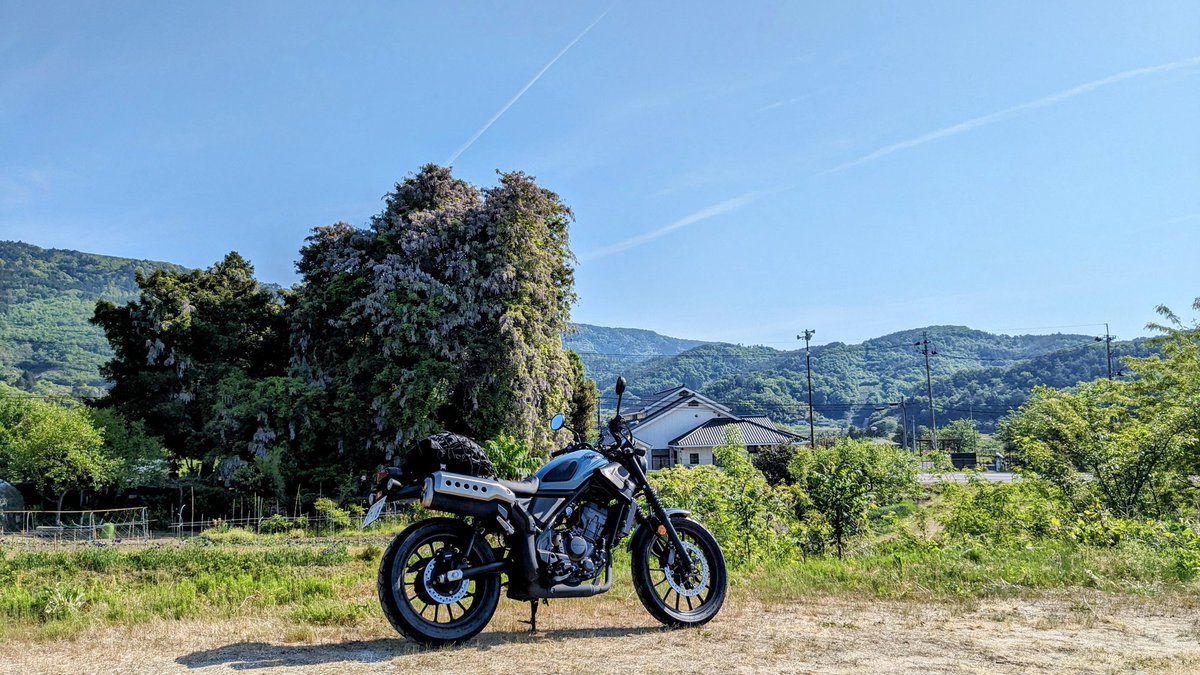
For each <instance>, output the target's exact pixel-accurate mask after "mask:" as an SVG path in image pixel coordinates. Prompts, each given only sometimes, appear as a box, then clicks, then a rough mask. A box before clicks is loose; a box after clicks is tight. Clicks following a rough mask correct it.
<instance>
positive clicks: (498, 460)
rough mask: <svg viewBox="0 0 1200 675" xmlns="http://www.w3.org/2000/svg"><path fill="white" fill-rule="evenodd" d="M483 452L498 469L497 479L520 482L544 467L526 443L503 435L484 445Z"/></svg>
mask: <svg viewBox="0 0 1200 675" xmlns="http://www.w3.org/2000/svg"><path fill="white" fill-rule="evenodd" d="M483 451H484V452H485V453H487V456H488V459H490V460H491V461H492V465H493V466H494V467H495V469H496V477H497V478H503V479H504V480H520V479H522V478H524V477H526V476H528V475H529V474H531V473H533V472H534V471H537V470H538V469H539V468H541V466H542V462H541V459H540V458H538V457H537V456H535V455H534V454H533V453H532V452H531V451H530V450H529V446H528V445H526V444H525V442H524V441H522V440H520V439H518V438H516V437H514V436H506V435H504V434H501V435H499V436H497V437H496V438H493V439H492V440H490V441H488V442H486V443H484V444H483Z"/></svg>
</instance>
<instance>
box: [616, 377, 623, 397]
mask: <svg viewBox="0 0 1200 675" xmlns="http://www.w3.org/2000/svg"><path fill="white" fill-rule="evenodd" d="M624 393H625V378H623V377H618V378H617V396H620V395H621V394H624Z"/></svg>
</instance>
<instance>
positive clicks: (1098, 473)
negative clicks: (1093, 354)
mask: <svg viewBox="0 0 1200 675" xmlns="http://www.w3.org/2000/svg"><path fill="white" fill-rule="evenodd" d="M1138 389H1140V386H1134V385H1131V384H1129V383H1125V382H1112V381H1109V380H1097V381H1096V382H1091V383H1087V384H1084V385H1081V386H1079V387H1078V388H1077V389H1076V390H1075V391H1058V390H1055V389H1048V388H1044V387H1039V388H1037V389H1035V390H1034V391H1033V395H1032V397H1031V398H1030V400H1029V401H1028V402H1027V403H1026V404H1025V405H1022V406H1021V407H1020V408H1019V409H1018V410H1017V411H1016V412H1015V413H1013V414H1012V415H1010V416H1009V417H1008V418H1006V419H1005V420H1004V421H1003V422H1002V423H1001V435H1002V437H1003V438H1004V439H1005V441H1006V442H1007V443H1008V444H1009V446H1010V447H1011V451H1012V452H1013V453H1014V454H1015V455H1016V456H1017V457H1019V458H1020V459H1021V460H1022V461H1023V462H1024V463H1025V465H1026V466H1027V467H1028V468H1029V469H1030V470H1032V471H1034V472H1036V473H1037V474H1039V475H1041V476H1043V477H1044V478H1046V479H1047V480H1049V481H1050V482H1052V483H1054V484H1055V485H1056V486H1057V487H1059V488H1060V489H1061V490H1062V491H1063V492H1064V493H1065V494H1067V495H1068V496H1070V497H1072V498H1073V500H1074V501H1075V503H1076V505H1077V506H1078V507H1079V508H1082V507H1083V506H1086V505H1087V504H1089V503H1090V502H1091V501H1092V499H1095V498H1098V499H1099V500H1100V501H1101V503H1102V504H1103V505H1104V506H1105V508H1108V509H1110V510H1112V511H1114V512H1116V513H1118V514H1120V515H1123V516H1133V515H1142V514H1147V513H1151V514H1155V515H1161V514H1162V513H1163V511H1164V509H1170V508H1172V507H1171V506H1170V502H1171V501H1172V500H1173V498H1174V496H1176V495H1178V493H1179V492H1180V491H1181V490H1186V489H1187V486H1188V485H1189V482H1188V478H1187V473H1188V472H1187V471H1186V469H1187V466H1188V465H1187V461H1186V453H1187V450H1188V448H1189V447H1190V446H1192V445H1194V443H1195V437H1194V435H1193V433H1192V432H1190V431H1188V428H1187V424H1186V420H1185V418H1186V417H1187V416H1188V415H1189V414H1190V413H1189V412H1188V411H1185V410H1181V409H1178V408H1174V407H1159V406H1147V405H1143V403H1144V401H1142V400H1140V397H1139V396H1138ZM1081 472H1083V473H1086V474H1087V477H1085V476H1084V475H1082V474H1081Z"/></svg>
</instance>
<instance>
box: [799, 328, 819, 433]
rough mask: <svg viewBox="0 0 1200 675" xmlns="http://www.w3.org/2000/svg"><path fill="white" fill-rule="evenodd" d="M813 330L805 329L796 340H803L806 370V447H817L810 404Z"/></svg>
mask: <svg viewBox="0 0 1200 675" xmlns="http://www.w3.org/2000/svg"><path fill="white" fill-rule="evenodd" d="M816 332H817V331H815V330H805V331H804V335H797V336H796V339H797V340H804V369H805V370H806V371H808V447H810V448H815V447H817V437H816V433H815V432H814V431H813V404H812V350H811V349H809V346H808V342H809V340H812V336H813V335H814V334H815V333H816Z"/></svg>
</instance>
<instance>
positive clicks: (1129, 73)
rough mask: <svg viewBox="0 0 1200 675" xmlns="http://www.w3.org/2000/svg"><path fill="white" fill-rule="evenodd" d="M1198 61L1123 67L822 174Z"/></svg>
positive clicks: (918, 137) (890, 146) (888, 147)
mask: <svg viewBox="0 0 1200 675" xmlns="http://www.w3.org/2000/svg"><path fill="white" fill-rule="evenodd" d="M1197 64H1200V56H1193V57H1192V58H1190V59H1183V60H1182V61H1174V62H1172V63H1164V64H1162V65H1160V66H1149V67H1146V68H1135V69H1134V70H1126V71H1125V72H1122V73H1117V74H1116V75H1110V76H1108V77H1105V78H1103V79H1099V80H1094V81H1092V82H1087V83H1085V84H1081V85H1079V86H1078V87H1072V88H1071V89H1066V90H1064V91H1060V92H1058V93H1057V94H1051V95H1049V96H1046V97H1044V98H1039V99H1037V100H1036V101H1030V102H1028V103H1022V104H1020V105H1015V106H1013V107H1011V108H1005V109H1004V110H1001V111H999V112H994V113H991V114H990V115H984V116H982V117H976V118H974V119H969V120H967V121H965V122H961V123H959V124H955V125H954V126H949V127H946V128H944V129H938V130H937V131H933V132H930V133H928V134H925V135H924V136H917V137H916V138H910V139H909V140H907V141H901V142H899V143H895V144H893V145H888V146H885V147H882V148H880V149H878V150H876V151H875V152H872V153H871V154H869V155H864V156H862V157H859V158H858V159H855V160H852V161H849V162H846V163H845V164H839V165H838V166H835V167H833V168H832V169H828V170H826V171H823V172H822V173H823V174H828V173H834V172H836V171H842V170H844V169H849V168H851V167H855V166H859V165H860V164H866V163H867V162H873V161H875V160H877V159H879V158H880V157H886V156H887V155H890V154H892V153H893V152H899V151H901V150H907V149H909V148H915V147H917V146H918V145H924V144H926V143H929V142H931V141H937V140H941V139H943V138H948V137H950V136H957V135H958V134H961V133H965V132H967V131H972V130H974V129H978V128H979V127H982V126H987V125H989V124H993V123H995V122H999V121H1000V120H1003V119H1007V118H1009V117H1012V116H1014V115H1017V114H1019V113H1023V112H1027V111H1029V110H1035V109H1037V108H1044V107H1046V106H1048V105H1054V104H1055V103H1059V102H1060V101H1065V100H1066V99H1069V98H1073V97H1075V96H1079V95H1080V94H1086V93H1087V92H1089V91H1093V90H1095V89H1100V88H1101V87H1107V86H1108V85H1110V84H1116V83H1118V82H1122V81H1124V80H1129V79H1132V78H1135V77H1142V76H1143V75H1153V74H1155V73H1164V72H1166V71H1168V70H1177V69H1179V68H1187V67H1189V66H1194V65H1197Z"/></svg>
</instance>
